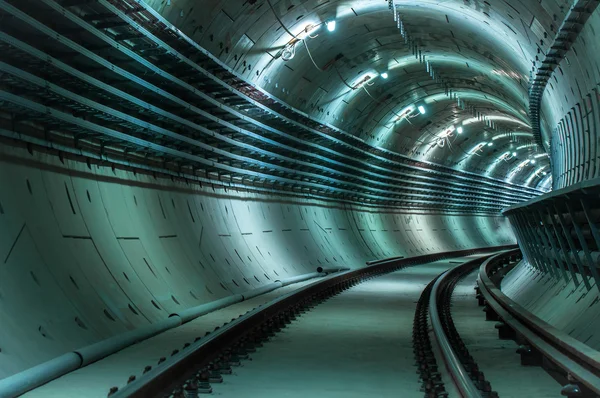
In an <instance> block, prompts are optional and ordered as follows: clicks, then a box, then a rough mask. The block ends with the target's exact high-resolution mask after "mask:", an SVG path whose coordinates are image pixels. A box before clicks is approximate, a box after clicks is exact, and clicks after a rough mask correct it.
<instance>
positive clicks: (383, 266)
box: [110, 246, 514, 398]
mask: <svg viewBox="0 0 600 398" xmlns="http://www.w3.org/2000/svg"><path fill="white" fill-rule="evenodd" d="M510 247H514V246H510ZM504 248H507V246H502V247H495V248H485V249H470V250H460V251H452V252H445V253H438V254H429V255H423V256H418V257H412V258H407V259H400V260H396V261H388V262H385V261H384V262H381V263H379V264H376V265H373V266H368V267H365V268H360V269H357V270H353V271H347V272H343V273H341V274H335V275H333V276H331V277H327V278H326V279H323V280H321V281H319V282H317V283H314V284H311V285H309V286H305V287H304V288H301V289H299V290H297V291H294V292H292V293H289V294H287V295H284V296H282V297H279V298H277V299H275V300H273V301H271V302H269V303H267V304H265V305H263V306H261V307H259V308H257V309H255V310H253V311H250V312H249V313H247V314H245V315H243V316H241V317H240V318H238V319H236V320H233V321H232V322H230V323H228V324H226V325H224V326H223V327H221V328H218V329H217V330H215V331H214V332H212V333H210V334H209V335H207V336H206V337H204V338H202V339H200V340H199V341H197V342H195V343H194V344H192V345H191V346H190V347H188V348H187V349H186V350H185V351H183V352H181V353H179V354H177V355H175V356H172V357H171V358H169V359H168V360H167V361H165V362H163V363H161V364H159V365H158V366H156V367H154V368H153V369H152V370H150V371H148V372H147V373H145V374H143V375H142V376H141V377H140V378H137V379H136V380H135V381H132V382H131V383H129V384H127V385H126V386H125V387H124V388H123V389H121V390H118V391H116V390H113V391H112V393H111V395H110V396H111V397H112V398H124V397H134V398H137V397H140V398H141V397H153V396H163V395H164V394H165V393H167V394H168V393H170V392H171V391H172V390H173V389H175V388H177V387H183V385H184V384H185V383H186V381H187V382H188V383H189V382H190V381H193V380H194V379H195V375H196V374H197V373H198V371H199V370H200V369H201V368H203V367H205V366H207V365H208V364H209V363H210V362H211V361H212V360H214V359H215V358H217V357H218V355H219V352H222V351H224V350H225V349H226V348H227V347H229V346H233V345H234V344H236V343H238V342H240V341H244V338H245V337H247V336H248V335H249V333H250V332H251V331H253V330H257V328H258V329H260V327H261V325H263V324H265V323H268V322H269V321H271V320H274V319H277V318H278V317H280V316H281V315H282V314H285V313H286V312H287V311H290V309H293V308H294V307H296V308H297V307H298V305H299V303H302V302H304V303H307V302H311V301H312V300H314V299H315V298H316V297H319V295H322V294H323V293H327V292H330V293H334V292H336V291H340V290H342V289H343V288H345V287H347V286H348V284H349V283H354V282H358V281H360V280H362V279H364V278H366V277H370V276H374V275H379V274H382V273H386V272H391V271H394V270H396V269H399V268H401V267H405V266H407V265H414V264H422V263H426V262H431V261H436V260H440V259H442V258H448V257H457V256H464V255H469V254H473V253H476V252H488V251H497V250H502V249H504Z"/></svg>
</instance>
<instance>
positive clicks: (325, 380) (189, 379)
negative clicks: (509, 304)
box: [109, 248, 498, 397]
mask: <svg viewBox="0 0 600 398" xmlns="http://www.w3.org/2000/svg"><path fill="white" fill-rule="evenodd" d="M490 250H491V249H488V250H485V251H486V252H489V251H490ZM495 250H498V248H496V249H495ZM474 252H475V251H473V250H471V251H462V252H450V253H445V254H438V255H431V256H422V257H419V258H413V259H404V260H399V261H393V262H390V263H385V262H384V263H380V264H377V265H375V266H371V267H367V268H364V269H360V270H355V271H349V272H346V273H344V274H342V275H335V276H331V277H328V278H326V279H325V280H323V281H322V282H321V283H318V284H313V285H310V286H307V287H306V288H303V289H301V290H300V291H298V292H295V293H294V294H290V295H286V296H282V297H280V298H278V299H276V300H274V301H273V302H271V303H269V304H267V305H264V306H262V307H260V308H256V309H255V310H253V311H250V312H249V313H247V314H245V315H243V316H241V317H240V318H238V319H236V320H232V322H230V323H228V324H225V325H223V327H221V328H217V329H216V330H215V331H214V332H212V333H210V334H208V335H207V336H205V337H204V338H202V339H200V340H199V341H197V342H196V343H194V344H193V345H192V346H190V347H187V348H186V350H185V351H184V352H182V353H180V355H177V356H175V357H173V358H170V359H169V361H168V362H166V363H163V364H162V365H161V366H158V367H156V368H155V369H152V370H151V371H149V372H148V373H147V374H146V375H144V376H143V377H141V378H140V379H138V380H136V381H133V382H132V383H131V384H129V385H127V386H126V387H125V388H123V389H121V390H120V391H111V392H110V393H109V395H110V396H114V397H130V396H132V397H142V396H143V397H148V396H161V397H163V396H171V397H196V396H198V394H200V393H208V392H211V391H212V390H216V389H218V392H219V395H225V392H226V390H228V389H231V388H233V387H232V384H231V383H230V382H227V379H228V378H229V377H230V376H229V375H231V374H232V373H234V372H235V373H236V374H238V377H241V376H240V375H244V374H246V368H248V369H251V368H253V367H254V365H255V364H258V363H259V362H260V361H257V360H255V361H252V362H246V359H247V358H249V357H250V356H254V357H255V359H258V358H259V357H260V356H261V355H262V354H263V351H264V353H265V354H266V355H267V356H268V355H272V357H273V358H274V359H275V360H267V362H268V363H269V367H270V369H271V370H270V371H266V370H265V371H263V372H259V374H262V375H263V377H264V378H265V380H266V381H265V384H273V383H275V382H276V380H278V377H279V378H282V377H283V376H284V375H285V374H293V372H291V371H290V369H289V368H288V369H286V368H285V367H284V366H279V363H280V362H281V360H282V359H288V360H289V358H290V355H283V354H282V355H277V352H282V353H285V349H284V348H285V346H281V347H279V349H277V346H276V345H272V344H271V342H275V341H278V339H283V341H285V340H286V339H291V340H294V339H296V338H294V337H293V335H294V332H293V331H294V330H296V337H299V336H300V340H302V338H304V340H305V341H306V344H304V345H303V344H301V345H300V346H298V345H296V347H297V350H296V351H297V352H300V353H303V354H304V355H305V356H304V359H303V360H302V361H301V364H298V366H296V369H304V370H306V369H309V370H310V372H308V373H307V372H306V371H305V372H304V373H300V374H299V377H297V378H295V379H296V380H297V381H296V384H294V383H293V382H292V381H293V380H291V379H289V378H288V383H284V384H285V385H280V388H284V389H285V391H286V392H287V393H286V396H293V393H294V391H297V392H298V393H301V394H300V395H302V396H305V395H306V389H307V388H308V387H309V386H310V387H311V388H316V390H315V393H317V391H321V392H323V391H324V390H323V389H327V388H328V386H329V387H331V386H332V385H335V383H332V380H331V377H333V376H335V375H339V374H346V375H349V376H350V379H348V380H349V383H348V385H345V384H346V383H338V387H337V388H336V387H334V388H333V391H330V393H331V394H327V395H326V396H337V395H336V394H338V393H339V394H341V392H342V391H343V393H344V394H346V395H344V396H348V395H347V393H348V392H352V391H356V388H355V387H356V386H357V385H358V384H359V383H353V382H352V381H353V379H356V375H357V374H358V375H360V374H361V372H362V374H364V375H367V374H374V375H377V374H378V373H382V372H383V373H385V369H384V368H385V366H384V367H383V368H381V369H379V370H376V369H370V368H369V367H373V366H378V365H377V363H376V362H378V361H374V362H371V363H370V366H369V363H367V364H365V366H361V363H364V362H365V358H362V359H363V360H362V361H361V358H360V356H361V355H358V354H356V353H357V352H361V350H362V348H360V347H367V346H368V344H369V343H365V344H362V345H361V342H360V336H362V335H363V332H362V329H361V327H358V326H357V327H355V328H354V329H353V330H354V336H353V338H348V335H352V332H351V331H350V329H349V328H350V325H352V321H354V322H356V323H359V322H358V319H356V316H355V315H352V311H353V310H352V307H354V305H352V304H351V303H352V301H354V304H357V303H358V304H360V303H361V302H362V305H366V306H369V303H368V301H370V300H371V298H372V297H369V294H367V295H366V296H364V297H362V299H359V300H358V301H356V297H360V296H361V293H359V292H360V291H361V289H366V291H369V289H370V288H369V285H370V286H371V288H372V287H373V286H375V285H372V284H373V283H375V282H377V284H381V286H383V287H384V288H385V287H386V286H387V289H391V291H390V296H389V297H392V296H394V295H396V296H397V295H398V293H400V292H402V291H403V290H405V291H410V290H411V289H412V292H411V295H409V296H410V297H409V298H408V300H411V304H412V306H410V307H411V308H410V311H409V313H410V317H412V314H413V313H414V303H415V302H416V300H417V298H418V296H419V294H420V293H421V290H422V288H423V287H424V286H425V285H426V284H427V282H429V280H431V279H432V278H433V277H434V276H435V275H437V274H439V272H441V271H443V270H444V269H447V268H449V267H450V266H451V265H450V264H449V263H448V262H447V261H444V262H441V263H435V261H439V260H441V259H443V258H448V257H457V256H466V255H470V254H472V253H474ZM417 264H426V265H421V266H419V267H413V268H407V267H408V266H410V265H417ZM436 267H437V268H436ZM426 269H427V270H428V271H427V273H426V274H427V275H426V276H425V277H424V278H425V280H423V279H420V280H419V281H416V280H413V281H411V280H407V279H403V277H402V276H400V277H399V276H398V275H399V274H400V273H407V275H408V274H410V273H411V270H426ZM398 270H400V271H398ZM393 271H398V272H393ZM432 271H433V272H432ZM390 272H392V273H390ZM382 274H388V275H386V276H385V277H383V278H378V279H376V280H372V279H373V278H374V277H375V276H381V275H382ZM389 278H391V279H389ZM367 281H368V283H363V284H362V285H361V286H360V289H358V287H356V288H354V289H358V290H356V293H358V296H356V294H355V295H354V296H353V295H349V294H348V293H349V292H346V293H344V294H343V295H340V293H342V292H344V291H346V290H348V289H350V288H353V287H355V286H356V285H358V284H359V283H361V282H367ZM381 286H380V287H381ZM354 289H353V290H354ZM378 290H381V289H375V290H373V294H375V296H377V295H378V293H377V291H378ZM362 294H363V295H364V294H365V292H363V293H362ZM352 297H354V300H353V299H352ZM342 298H348V299H349V300H350V301H348V302H347V303H346V304H344V300H342V301H340V300H341V299H342ZM329 299H331V300H330V301H329ZM390 300H391V301H393V299H390ZM325 301H328V302H327V303H325ZM383 301H384V302H385V301H386V300H385V299H384V300H383ZM379 304H381V305H376V306H372V305H371V306H370V309H369V310H368V311H367V313H368V312H369V311H370V312H371V314H369V315H371V317H370V318H369V317H366V318H365V319H368V320H367V321H366V324H364V325H362V327H363V328H364V327H365V326H367V327H368V326H369V325H380V326H381V325H383V329H386V328H387V327H389V323H390V321H391V320H392V319H393V316H392V315H391V313H390V314H388V315H387V316H386V315H384V317H383V318H382V317H379V316H373V313H374V312H375V311H378V310H380V309H381V308H383V307H389V305H391V304H390V303H387V304H386V305H383V304H382V303H379ZM332 305H333V307H332ZM317 306H318V307H317ZM336 306H337V309H333V308H336ZM344 307H345V309H346V310H347V311H348V314H349V315H348V317H349V319H350V321H349V322H346V323H344V322H339V319H337V320H336V319H335V314H339V313H340V310H341V309H343V308H344ZM315 308H317V309H318V311H311V310H313V309H315ZM328 308H329V310H328ZM321 309H323V311H324V313H325V314H327V315H326V316H325V317H322V316H321V318H320V319H319V313H323V311H321ZM363 309H364V307H363ZM308 311H311V312H310V313H308ZM355 314H356V312H355ZM313 315H314V316H315V317H316V318H315V319H313V321H312V326H311V327H309V328H308V329H306V327H308V326H306V325H307V324H305V321H304V319H305V318H306V319H310V318H312V317H313ZM299 317H301V318H302V319H301V321H300V320H298V318H299ZM410 317H409V318H410ZM307 322H308V321H307ZM409 323H410V321H409V320H408V321H405V322H400V323H397V324H396V326H395V328H392V329H394V331H395V333H391V332H390V329H387V331H385V330H383V331H382V330H373V336H375V337H373V341H371V343H373V342H374V341H376V338H377V337H376V335H377V334H381V333H382V332H385V333H387V334H388V336H390V339H391V335H395V337H398V336H397V335H398V333H402V332H403V331H402V330H403V329H404V330H405V331H406V330H408V332H404V333H410V328H406V324H409ZM302 324H304V325H305V326H302ZM319 325H322V327H321V329H330V330H327V331H325V332H322V333H321V332H319V333H317V335H313V336H312V338H308V339H307V338H306V335H304V336H303V337H302V336H301V335H302V333H306V332H307V330H310V329H312V330H314V329H318V328H319ZM385 325H388V326H385ZM303 327H305V329H304V332H303V331H302V330H303V329H302V328H303ZM284 329H285V331H284ZM282 331H284V332H282ZM288 331H290V334H289V335H288ZM344 332H346V340H345V347H346V348H345V349H344V348H343V347H341V346H339V347H337V350H333V351H335V352H333V351H332V352H330V353H329V354H327V350H328V349H332V348H333V345H332V343H334V342H335V341H343V340H344V338H343V337H340V336H343V335H344ZM298 333H300V335H298ZM290 336H291V337H290ZM338 337H340V338H338ZM350 337H352V336H350ZM297 341H299V340H296V342H297ZM390 341H391V340H390ZM267 342H269V344H266V343H267ZM280 342H281V341H280ZM263 345H264V346H265V347H264V348H263ZM304 346H306V347H304ZM269 347H274V350H275V351H272V350H271V354H268V353H269V352H270V351H269ZM406 347H408V349H409V350H408V353H407V352H406ZM367 348H368V347H367ZM403 349H404V351H403V352H400V351H402V350H399V351H398V353H399V354H400V356H395V355H394V356H393V357H394V358H393V361H396V362H397V363H398V364H406V363H408V364H411V366H412V358H411V355H410V337H408V342H407V344H403ZM310 350H312V352H314V353H315V354H319V355H321V356H322V355H325V357H326V358H329V359H332V358H337V361H338V365H344V364H349V363H350V362H354V363H355V364H356V366H358V368H356V369H355V371H350V372H346V371H344V370H343V369H342V368H343V366H342V367H339V366H337V367H336V366H334V365H331V366H327V367H321V366H320V365H319V359H318V355H316V356H315V355H309V354H308V353H309V351H310ZM344 350H345V352H346V354H344ZM385 351H387V354H388V355H389V354H390V353H391V352H390V350H389V347H388V349H385V348H384V349H381V350H380V352H381V353H384V354H385ZM353 352H354V353H355V354H356V355H353V354H352V353H353ZM362 352H363V354H364V355H363V356H365V355H368V354H369V352H368V349H367V350H363V351H362ZM288 354H290V353H289V352H288ZM348 354H350V355H348ZM311 357H312V359H311ZM367 359H368V358H367ZM292 362H293V361H292ZM289 363H290V362H289V361H288V364H289ZM242 364H244V365H245V366H244V369H236V367H238V366H241V365H242ZM249 364H251V365H249ZM402 366H404V365H402ZM388 368H390V367H388ZM256 369H258V368H256ZM338 369H339V370H338ZM274 372H278V373H277V375H278V377H276V376H275V375H274ZM326 373H327V374H326ZM388 373H389V376H388V377H385V378H384V377H380V379H379V382H377V381H375V382H372V383H369V382H365V383H363V384H365V385H371V386H372V387H373V388H375V387H377V386H381V382H382V380H384V379H386V380H393V379H394V378H398V375H399V374H402V373H408V374H411V375H412V383H414V386H413V385H405V386H404V388H405V390H406V391H407V394H405V395H406V396H409V395H410V394H409V393H412V392H414V391H415V390H418V384H416V378H415V377H414V376H415V375H414V368H412V369H410V370H409V371H408V372H406V371H405V370H404V369H400V368H398V367H394V366H391V369H390V370H389V371H388ZM247 374H250V372H249V373H247ZM310 374H312V375H313V376H314V374H320V375H322V377H321V379H320V380H321V381H320V382H319V383H316V384H311V378H310V377H309V376H308V375H310ZM381 376H383V375H381ZM292 379H294V378H292ZM223 380H225V383H223V384H221V385H217V386H215V383H219V382H221V381H223ZM211 383H212V385H211ZM255 384H256V383H255ZM384 384H385V383H384ZM237 385H238V388H242V390H237V392H236V390H235V388H233V390H231V391H229V392H228V394H229V396H241V395H240V391H243V393H242V395H243V396H245V397H251V396H253V395H252V394H251V392H250V391H248V389H247V387H246V386H247V385H248V384H247V383H239V384H237ZM344 385H345V387H344ZM353 386H354V387H353ZM398 388H401V389H402V388H403V386H402V385H396V386H394V388H393V389H394V391H397V390H398ZM267 389H268V388H267ZM280 391H282V390H280ZM264 393H265V391H264V390H263V391H261V392H260V393H258V394H257V395H256V396H264ZM361 393H362V394H363V395H362V396H364V394H365V393H367V394H369V393H368V392H365V391H362V392H361ZM261 394H262V395H261ZM289 394H292V395H289ZM375 395H377V394H375ZM385 395H386V394H385V393H384V394H380V395H378V396H385ZM319 396H325V395H323V394H321V395H319ZM340 396H341V395H340ZM357 396H358V395H357ZM415 396H422V393H421V394H418V395H415Z"/></svg>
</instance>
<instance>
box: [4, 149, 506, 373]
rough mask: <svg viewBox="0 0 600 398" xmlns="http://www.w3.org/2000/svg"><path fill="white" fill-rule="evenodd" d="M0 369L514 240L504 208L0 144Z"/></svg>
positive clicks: (25, 365) (22, 366)
mask: <svg viewBox="0 0 600 398" xmlns="http://www.w3.org/2000/svg"><path fill="white" fill-rule="evenodd" d="M0 186H1V187H2V189H1V190H0V235H1V237H0V256H1V261H2V264H0V316H1V319H2V321H1V324H2V328H0V344H1V346H0V348H1V349H2V356H1V357H0V378H3V377H7V376H9V375H12V374H14V373H17V372H19V371H22V370H24V369H27V368H29V367H31V366H34V365H36V364H39V363H41V362H44V361H47V360H49V359H52V358H54V357H56V356H58V355H60V354H63V353H65V352H67V351H70V350H73V349H76V348H79V347H83V346H86V345H89V344H91V343H94V342H98V341H100V340H103V339H106V338H108V337H111V336H114V335H117V334H120V333H123V332H126V331H128V330H131V329H135V328H139V327H143V326H146V325H148V324H150V323H155V322H158V321H161V320H164V319H165V318H167V317H168V316H169V315H170V314H172V313H176V312H178V311H181V310H183V309H185V308H189V307H193V306H197V305H199V304H202V303H206V302H210V301H214V300H217V299H219V298H222V297H226V296H229V295H232V294H236V293H242V292H245V291H248V290H250V289H254V288H257V287H261V286H263V285H265V284H269V283H272V282H273V281H275V280H278V279H280V278H287V277H291V276H295V275H300V274H305V273H308V272H313V271H315V269H316V268H317V267H319V266H323V267H336V266H340V267H352V268H356V267H361V266H364V265H365V262H366V261H369V260H374V259H381V258H389V257H395V256H406V257H409V256H415V255H420V254H428V253H434V252H441V251H448V250H457V249H464V248H475V247H484V246H491V245H504V244H512V243H514V236H513V235H512V232H511V230H510V227H509V226H508V223H507V221H506V220H505V219H504V217H492V216H460V215H453V216H450V215H436V214H430V215H426V214H406V213H399V212H392V211H387V210H386V211H384V210H381V211H377V210H376V209H373V208H368V207H361V206H357V205H349V204H342V203H333V202H327V201H324V200H314V199H308V198H300V197H291V196H282V195H265V194H259V193H255V192H250V191H244V192H242V191H241V190H240V191H232V190H231V189H227V190H225V189H223V187H217V186H214V185H207V184H204V185H201V184H199V183H196V182H190V181H184V180H181V181H177V180H175V179H171V178H170V177H165V176H162V177H161V176H153V175H151V174H145V173H140V172H139V171H136V170H134V169H129V170H126V169H124V168H114V167H111V166H110V165H108V166H100V165H96V164H93V163H92V164H89V163H87V164H86V162H83V161H80V160H78V159H76V158H59V157H57V156H54V155H52V154H47V153H40V152H35V151H34V152H32V153H29V152H28V151H27V150H26V149H24V148H17V147H10V146H4V145H3V146H0Z"/></svg>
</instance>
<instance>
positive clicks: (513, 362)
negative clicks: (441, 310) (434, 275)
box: [452, 269, 562, 398]
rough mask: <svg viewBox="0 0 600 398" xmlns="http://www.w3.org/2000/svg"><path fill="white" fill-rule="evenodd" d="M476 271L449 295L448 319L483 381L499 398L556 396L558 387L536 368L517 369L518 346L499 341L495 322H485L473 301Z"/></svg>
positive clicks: (558, 394)
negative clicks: (481, 372) (458, 334)
mask: <svg viewBox="0 0 600 398" xmlns="http://www.w3.org/2000/svg"><path fill="white" fill-rule="evenodd" d="M478 273H479V270H478V269H477V270H476V271H475V272H472V273H470V274H469V275H468V276H467V277H466V278H464V279H463V280H462V281H460V282H459V284H458V285H456V288H455V289H454V294H453V295H452V300H453V301H452V303H453V305H452V319H453V320H454V324H455V326H456V329H457V330H458V332H459V333H460V336H461V338H462V340H463V341H464V343H465V344H466V345H467V348H468V349H469V353H470V354H471V355H472V356H473V358H474V359H475V361H476V362H477V365H478V366H479V368H480V369H481V371H483V373H484V374H485V376H486V379H487V380H488V381H489V382H490V383H491V384H492V389H493V391H496V392H497V393H498V394H499V395H500V397H502V398H521V397H539V398H543V397H558V396H560V389H561V387H562V386H561V385H559V384H558V382H557V381H556V380H554V379H553V378H552V377H551V376H550V375H549V374H548V373H547V372H546V371H545V370H544V369H542V368H541V367H538V366H521V365H520V357H519V354H517V353H516V350H517V348H518V344H517V343H516V342H515V341H513V340H500V339H499V338H498V331H497V330H496V329H495V328H494V325H495V324H496V322H494V321H486V320H485V315H484V313H483V311H482V309H483V308H482V307H480V306H479V305H478V304H477V299H476V298H475V290H474V289H473V287H474V286H475V284H476V283H475V282H476V280H477V275H478Z"/></svg>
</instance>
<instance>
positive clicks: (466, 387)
mask: <svg viewBox="0 0 600 398" xmlns="http://www.w3.org/2000/svg"><path fill="white" fill-rule="evenodd" d="M482 261H483V259H481V258H480V259H475V260H471V261H468V262H466V263H464V264H461V265H459V266H458V267H455V268H453V269H450V270H448V271H446V272H444V273H443V274H441V275H440V276H439V277H438V278H437V280H436V281H435V284H434V285H433V289H431V292H430V296H429V318H430V320H431V325H432V329H433V334H434V336H435V339H436V341H437V344H438V347H439V348H440V352H441V354H442V358H443V359H444V363H445V365H446V369H447V370H448V372H449V374H450V376H451V378H452V381H453V382H454V385H455V386H456V388H457V390H458V391H459V392H460V394H461V396H462V397H465V398H481V397H482V394H481V392H480V391H479V389H478V388H477V387H476V386H475V384H474V383H473V380H472V379H471V377H470V376H469V372H468V371H467V370H466V369H465V367H464V366H463V364H462V362H461V360H460V359H459V357H458V355H457V354H456V352H455V351H454V348H453V345H452V343H451V342H450V339H449V338H448V336H447V335H446V332H445V331H444V326H443V322H442V316H441V315H440V313H439V310H438V309H439V306H440V304H441V302H440V300H438V298H439V296H440V292H441V290H442V289H443V288H444V286H445V285H446V284H448V283H449V279H451V278H452V277H453V276H454V274H456V273H457V272H459V271H460V270H462V269H463V268H468V267H473V266H474V265H475V264H477V263H481V262H482Z"/></svg>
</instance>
